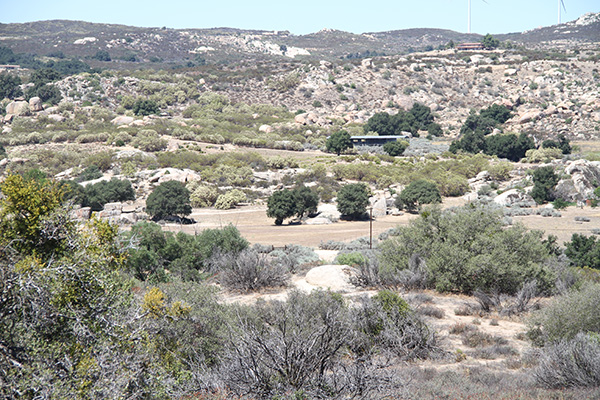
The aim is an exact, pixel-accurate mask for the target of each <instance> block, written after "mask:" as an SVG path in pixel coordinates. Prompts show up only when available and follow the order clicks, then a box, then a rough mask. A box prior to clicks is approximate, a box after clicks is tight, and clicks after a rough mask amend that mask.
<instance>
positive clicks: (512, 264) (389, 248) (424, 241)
mask: <svg viewBox="0 0 600 400" xmlns="http://www.w3.org/2000/svg"><path fill="white" fill-rule="evenodd" d="M502 219H503V216H502V215H501V213H500V212H498V211H493V210H490V209H488V208H485V207H484V206H481V205H468V206H465V207H461V208H456V209H451V210H446V211H441V210H440V209H438V208H433V209H427V210H426V211H424V212H422V213H421V216H420V217H419V218H418V219H416V220H414V221H413V222H411V224H410V226H408V227H400V228H398V229H397V231H396V232H395V233H396V234H397V236H394V237H392V238H391V239H388V240H386V241H384V242H383V243H380V244H379V246H378V248H379V250H380V251H381V257H380V261H381V264H382V265H381V268H380V274H381V276H382V279H384V280H386V281H392V282H393V281H397V280H398V279H399V277H401V276H402V275H401V274H402V271H405V270H408V269H409V267H410V264H411V260H412V259H413V258H415V257H417V258H420V259H422V260H423V269H424V270H425V275H426V277H427V286H428V287H432V288H435V289H437V290H439V291H442V292H444V291H457V292H462V293H472V292H473V291H475V290H476V289H480V290H482V291H484V292H488V293H489V292H491V291H494V290H495V291H497V292H498V293H507V294H513V293H515V292H516V291H517V290H518V289H519V288H520V287H521V286H522V285H523V283H525V282H528V281H532V280H534V279H535V280H537V282H538V287H539V289H540V291H541V292H547V291H548V290H549V289H550V288H551V287H552V286H553V285H554V277H553V272H552V271H551V270H550V269H549V267H547V266H545V264H544V261H545V260H546V259H547V258H548V257H549V254H548V249H547V248H546V246H545V245H544V244H543V242H542V240H541V235H542V233H541V232H539V231H528V230H526V229H525V228H524V227H523V226H521V225H513V226H511V227H509V228H506V227H504V224H503V222H502ZM413 264H421V263H414V262H413Z"/></svg>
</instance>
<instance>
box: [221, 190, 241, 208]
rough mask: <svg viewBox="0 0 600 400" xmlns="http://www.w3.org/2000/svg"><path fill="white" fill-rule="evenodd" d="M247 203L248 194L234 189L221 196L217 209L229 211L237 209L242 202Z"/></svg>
mask: <svg viewBox="0 0 600 400" xmlns="http://www.w3.org/2000/svg"><path fill="white" fill-rule="evenodd" d="M244 201H246V194H245V193H244V192H242V191H241V190H239V189H233V190H230V191H228V192H227V193H225V194H222V195H220V196H219V197H218V198H217V201H216V202H215V208H217V209H219V210H229V209H230V208H235V206H236V205H238V204H239V203H241V202H244Z"/></svg>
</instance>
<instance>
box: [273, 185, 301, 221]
mask: <svg viewBox="0 0 600 400" xmlns="http://www.w3.org/2000/svg"><path fill="white" fill-rule="evenodd" d="M295 214H296V202H295V199H294V194H293V193H292V192H291V191H290V190H288V189H283V190H278V191H276V192H275V193H273V194H272V195H271V197H269V200H268V201H267V217H269V218H275V225H281V224H283V220H284V219H286V218H290V217H293V216H294V215H295Z"/></svg>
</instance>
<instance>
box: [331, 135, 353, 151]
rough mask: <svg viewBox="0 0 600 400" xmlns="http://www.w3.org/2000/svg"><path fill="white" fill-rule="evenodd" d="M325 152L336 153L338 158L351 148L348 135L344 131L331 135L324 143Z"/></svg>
mask: <svg viewBox="0 0 600 400" xmlns="http://www.w3.org/2000/svg"><path fill="white" fill-rule="evenodd" d="M325 147H326V148H327V151H328V152H330V153H336V154H337V155H338V156H339V155H340V154H341V153H343V152H344V151H346V150H347V149H351V148H352V147H353V145H352V141H351V140H350V134H349V133H348V132H346V131H338V132H335V133H334V134H332V135H331V136H330V137H329V138H328V139H327V142H326V143H325Z"/></svg>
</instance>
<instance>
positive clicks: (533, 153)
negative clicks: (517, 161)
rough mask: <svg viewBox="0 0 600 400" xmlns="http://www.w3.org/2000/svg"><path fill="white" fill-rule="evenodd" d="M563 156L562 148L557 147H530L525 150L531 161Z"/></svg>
mask: <svg viewBox="0 0 600 400" xmlns="http://www.w3.org/2000/svg"><path fill="white" fill-rule="evenodd" d="M562 156H563V153H562V150H561V149H558V148H555V147H547V148H542V149H530V150H527V151H526V152H525V158H526V159H527V162H529V163H541V162H544V163H545V162H550V161H551V160H555V159H558V158H562Z"/></svg>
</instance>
